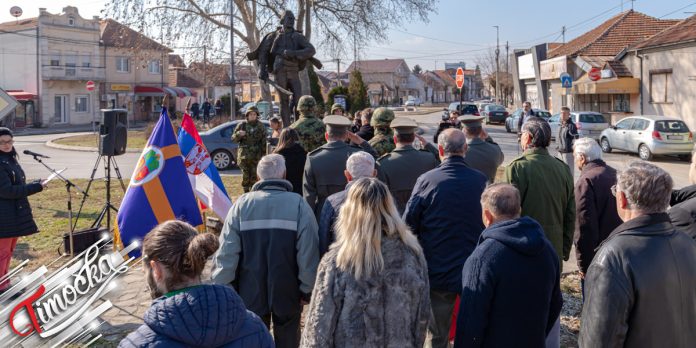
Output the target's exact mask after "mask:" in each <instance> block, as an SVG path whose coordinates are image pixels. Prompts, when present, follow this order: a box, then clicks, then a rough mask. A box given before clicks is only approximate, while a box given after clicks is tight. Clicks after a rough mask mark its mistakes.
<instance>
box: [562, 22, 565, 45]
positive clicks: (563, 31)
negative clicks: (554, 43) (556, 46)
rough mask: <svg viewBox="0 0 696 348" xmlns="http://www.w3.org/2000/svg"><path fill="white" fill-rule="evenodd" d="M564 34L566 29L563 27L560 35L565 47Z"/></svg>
mask: <svg viewBox="0 0 696 348" xmlns="http://www.w3.org/2000/svg"><path fill="white" fill-rule="evenodd" d="M565 33H566V27H565V25H564V26H563V28H561V35H563V44H564V45H565Z"/></svg>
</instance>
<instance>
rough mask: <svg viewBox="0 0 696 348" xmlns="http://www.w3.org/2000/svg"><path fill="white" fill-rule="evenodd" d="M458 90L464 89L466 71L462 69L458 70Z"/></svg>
mask: <svg viewBox="0 0 696 348" xmlns="http://www.w3.org/2000/svg"><path fill="white" fill-rule="evenodd" d="M456 81H457V88H459V89H462V87H464V69H462V68H461V67H459V68H457V79H456Z"/></svg>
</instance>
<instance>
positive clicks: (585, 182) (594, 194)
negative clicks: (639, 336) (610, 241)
mask: <svg viewBox="0 0 696 348" xmlns="http://www.w3.org/2000/svg"><path fill="white" fill-rule="evenodd" d="M574 149H575V164H576V165H577V167H578V169H579V170H580V178H579V179H578V181H577V182H576V183H575V234H574V236H573V242H574V244H575V256H576V258H577V261H578V268H579V269H580V278H581V281H580V284H581V285H582V288H583V289H584V285H585V280H584V279H585V274H586V273H587V269H588V268H589V267H590V264H591V263H592V259H593V258H594V255H595V250H596V249H597V247H599V245H600V244H601V243H602V242H603V241H604V240H605V239H606V238H607V237H608V236H609V233H611V231H613V230H614V229H615V228H616V227H617V226H619V225H621V222H622V221H621V218H620V217H619V214H618V213H617V211H616V198H614V196H612V195H611V187H612V186H613V185H615V184H616V170H615V169H614V168H612V167H610V166H608V165H607V164H606V163H605V162H604V161H602V149H601V148H600V147H599V144H597V142H596V141H595V140H594V139H591V138H582V139H578V140H576V141H575V146H574ZM583 298H584V291H583Z"/></svg>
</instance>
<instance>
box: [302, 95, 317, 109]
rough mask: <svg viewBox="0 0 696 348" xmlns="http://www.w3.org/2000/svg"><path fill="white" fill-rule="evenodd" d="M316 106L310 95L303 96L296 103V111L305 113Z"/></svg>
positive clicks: (315, 101)
mask: <svg viewBox="0 0 696 348" xmlns="http://www.w3.org/2000/svg"><path fill="white" fill-rule="evenodd" d="M316 106H317V100H316V99H314V97H312V96H311V95H303V96H301V97H300V100H298V101H297V110H298V111H299V112H301V113H306V112H308V111H311V110H313V109H314V108H315V107H316Z"/></svg>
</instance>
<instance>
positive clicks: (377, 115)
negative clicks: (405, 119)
mask: <svg viewBox="0 0 696 348" xmlns="http://www.w3.org/2000/svg"><path fill="white" fill-rule="evenodd" d="M392 120H394V111H392V110H391V109H388V108H385V107H381V108H377V110H375V112H374V113H373V114H372V119H371V120H370V125H371V126H372V127H389V124H390V123H391V121H392Z"/></svg>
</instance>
